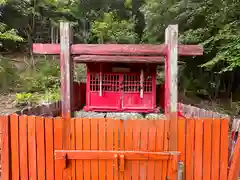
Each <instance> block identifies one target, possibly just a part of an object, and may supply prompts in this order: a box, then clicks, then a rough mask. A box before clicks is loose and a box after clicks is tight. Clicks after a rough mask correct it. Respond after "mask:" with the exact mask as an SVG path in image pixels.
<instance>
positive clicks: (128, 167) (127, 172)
mask: <svg viewBox="0 0 240 180" xmlns="http://www.w3.org/2000/svg"><path fill="white" fill-rule="evenodd" d="M124 128H125V129H124V130H125V151H131V150H133V136H132V133H133V120H127V121H124ZM124 159H125V160H126V155H124ZM124 164H125V169H124V180H131V179H132V162H131V161H125V163H124Z"/></svg>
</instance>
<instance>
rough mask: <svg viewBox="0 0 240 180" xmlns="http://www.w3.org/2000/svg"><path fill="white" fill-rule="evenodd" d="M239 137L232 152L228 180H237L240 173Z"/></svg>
mask: <svg viewBox="0 0 240 180" xmlns="http://www.w3.org/2000/svg"><path fill="white" fill-rule="evenodd" d="M239 157H240V135H239V136H238V139H237V143H236V145H235V149H234V152H233V157H232V161H231V165H230V169H229V174H228V180H237V179H238V176H239V172H240V169H239V167H240V158H239Z"/></svg>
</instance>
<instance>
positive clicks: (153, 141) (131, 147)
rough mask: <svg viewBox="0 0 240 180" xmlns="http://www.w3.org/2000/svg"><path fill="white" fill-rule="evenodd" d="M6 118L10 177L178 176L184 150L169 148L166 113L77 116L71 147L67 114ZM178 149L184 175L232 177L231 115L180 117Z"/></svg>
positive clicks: (207, 179) (205, 179)
mask: <svg viewBox="0 0 240 180" xmlns="http://www.w3.org/2000/svg"><path fill="white" fill-rule="evenodd" d="M0 122H1V123H2V133H3V136H2V142H3V143H2V167H3V172H2V179H4V180H5V179H6V180H7V179H14V180H15V179H39V180H42V179H49V180H53V179H56V180H59V179H63V178H64V177H66V176H71V179H72V180H74V179H92V180H93V179H94V180H95V179H99V180H101V179H104V180H105V179H114V180H115V179H132V180H134V179H139V178H140V179H148V180H152V179H162V180H165V179H166V177H168V178H169V179H176V178H177V162H176V161H177V158H176V157H177V154H178V153H176V152H168V143H169V139H168V127H169V126H168V125H169V121H167V120H164V119H160V120H127V121H123V120H114V119H81V118H77V119H74V118H73V119H71V150H68V151H63V150H62V149H63V141H62V136H63V134H62V131H63V119H62V118H43V117H34V116H17V115H12V116H9V117H0ZM73 150H74V151H73ZM76 150H77V151H76ZM178 150H179V152H180V157H179V160H181V161H182V162H183V163H184V166H185V167H184V174H183V176H184V178H183V179H186V180H192V179H194V180H198V179H199V180H211V179H212V180H227V175H228V173H227V172H228V120H227V119H210V118H207V119H179V120H178ZM64 159H65V160H67V161H65V160H64ZM64 166H67V167H68V168H67V169H65V170H64Z"/></svg>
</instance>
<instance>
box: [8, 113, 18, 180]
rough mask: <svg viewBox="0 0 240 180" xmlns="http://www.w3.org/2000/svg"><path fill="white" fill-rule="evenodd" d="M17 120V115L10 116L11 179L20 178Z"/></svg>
mask: <svg viewBox="0 0 240 180" xmlns="http://www.w3.org/2000/svg"><path fill="white" fill-rule="evenodd" d="M18 127H19V120H18V115H16V114H14V115H11V116H10V128H11V129H10V133H11V165H12V167H11V168H12V171H11V172H12V176H11V177H12V179H14V180H15V179H16V180H17V179H20V171H19V170H20V169H19V168H20V163H19V155H20V154H19V129H18Z"/></svg>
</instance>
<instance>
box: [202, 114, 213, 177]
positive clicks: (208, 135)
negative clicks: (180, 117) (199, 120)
mask: <svg viewBox="0 0 240 180" xmlns="http://www.w3.org/2000/svg"><path fill="white" fill-rule="evenodd" d="M203 133H204V134H203V179H204V180H205V179H206V180H208V179H209V180H210V179H211V158H212V157H211V154H212V148H211V144H212V119H211V118H209V119H204V122H203Z"/></svg>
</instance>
